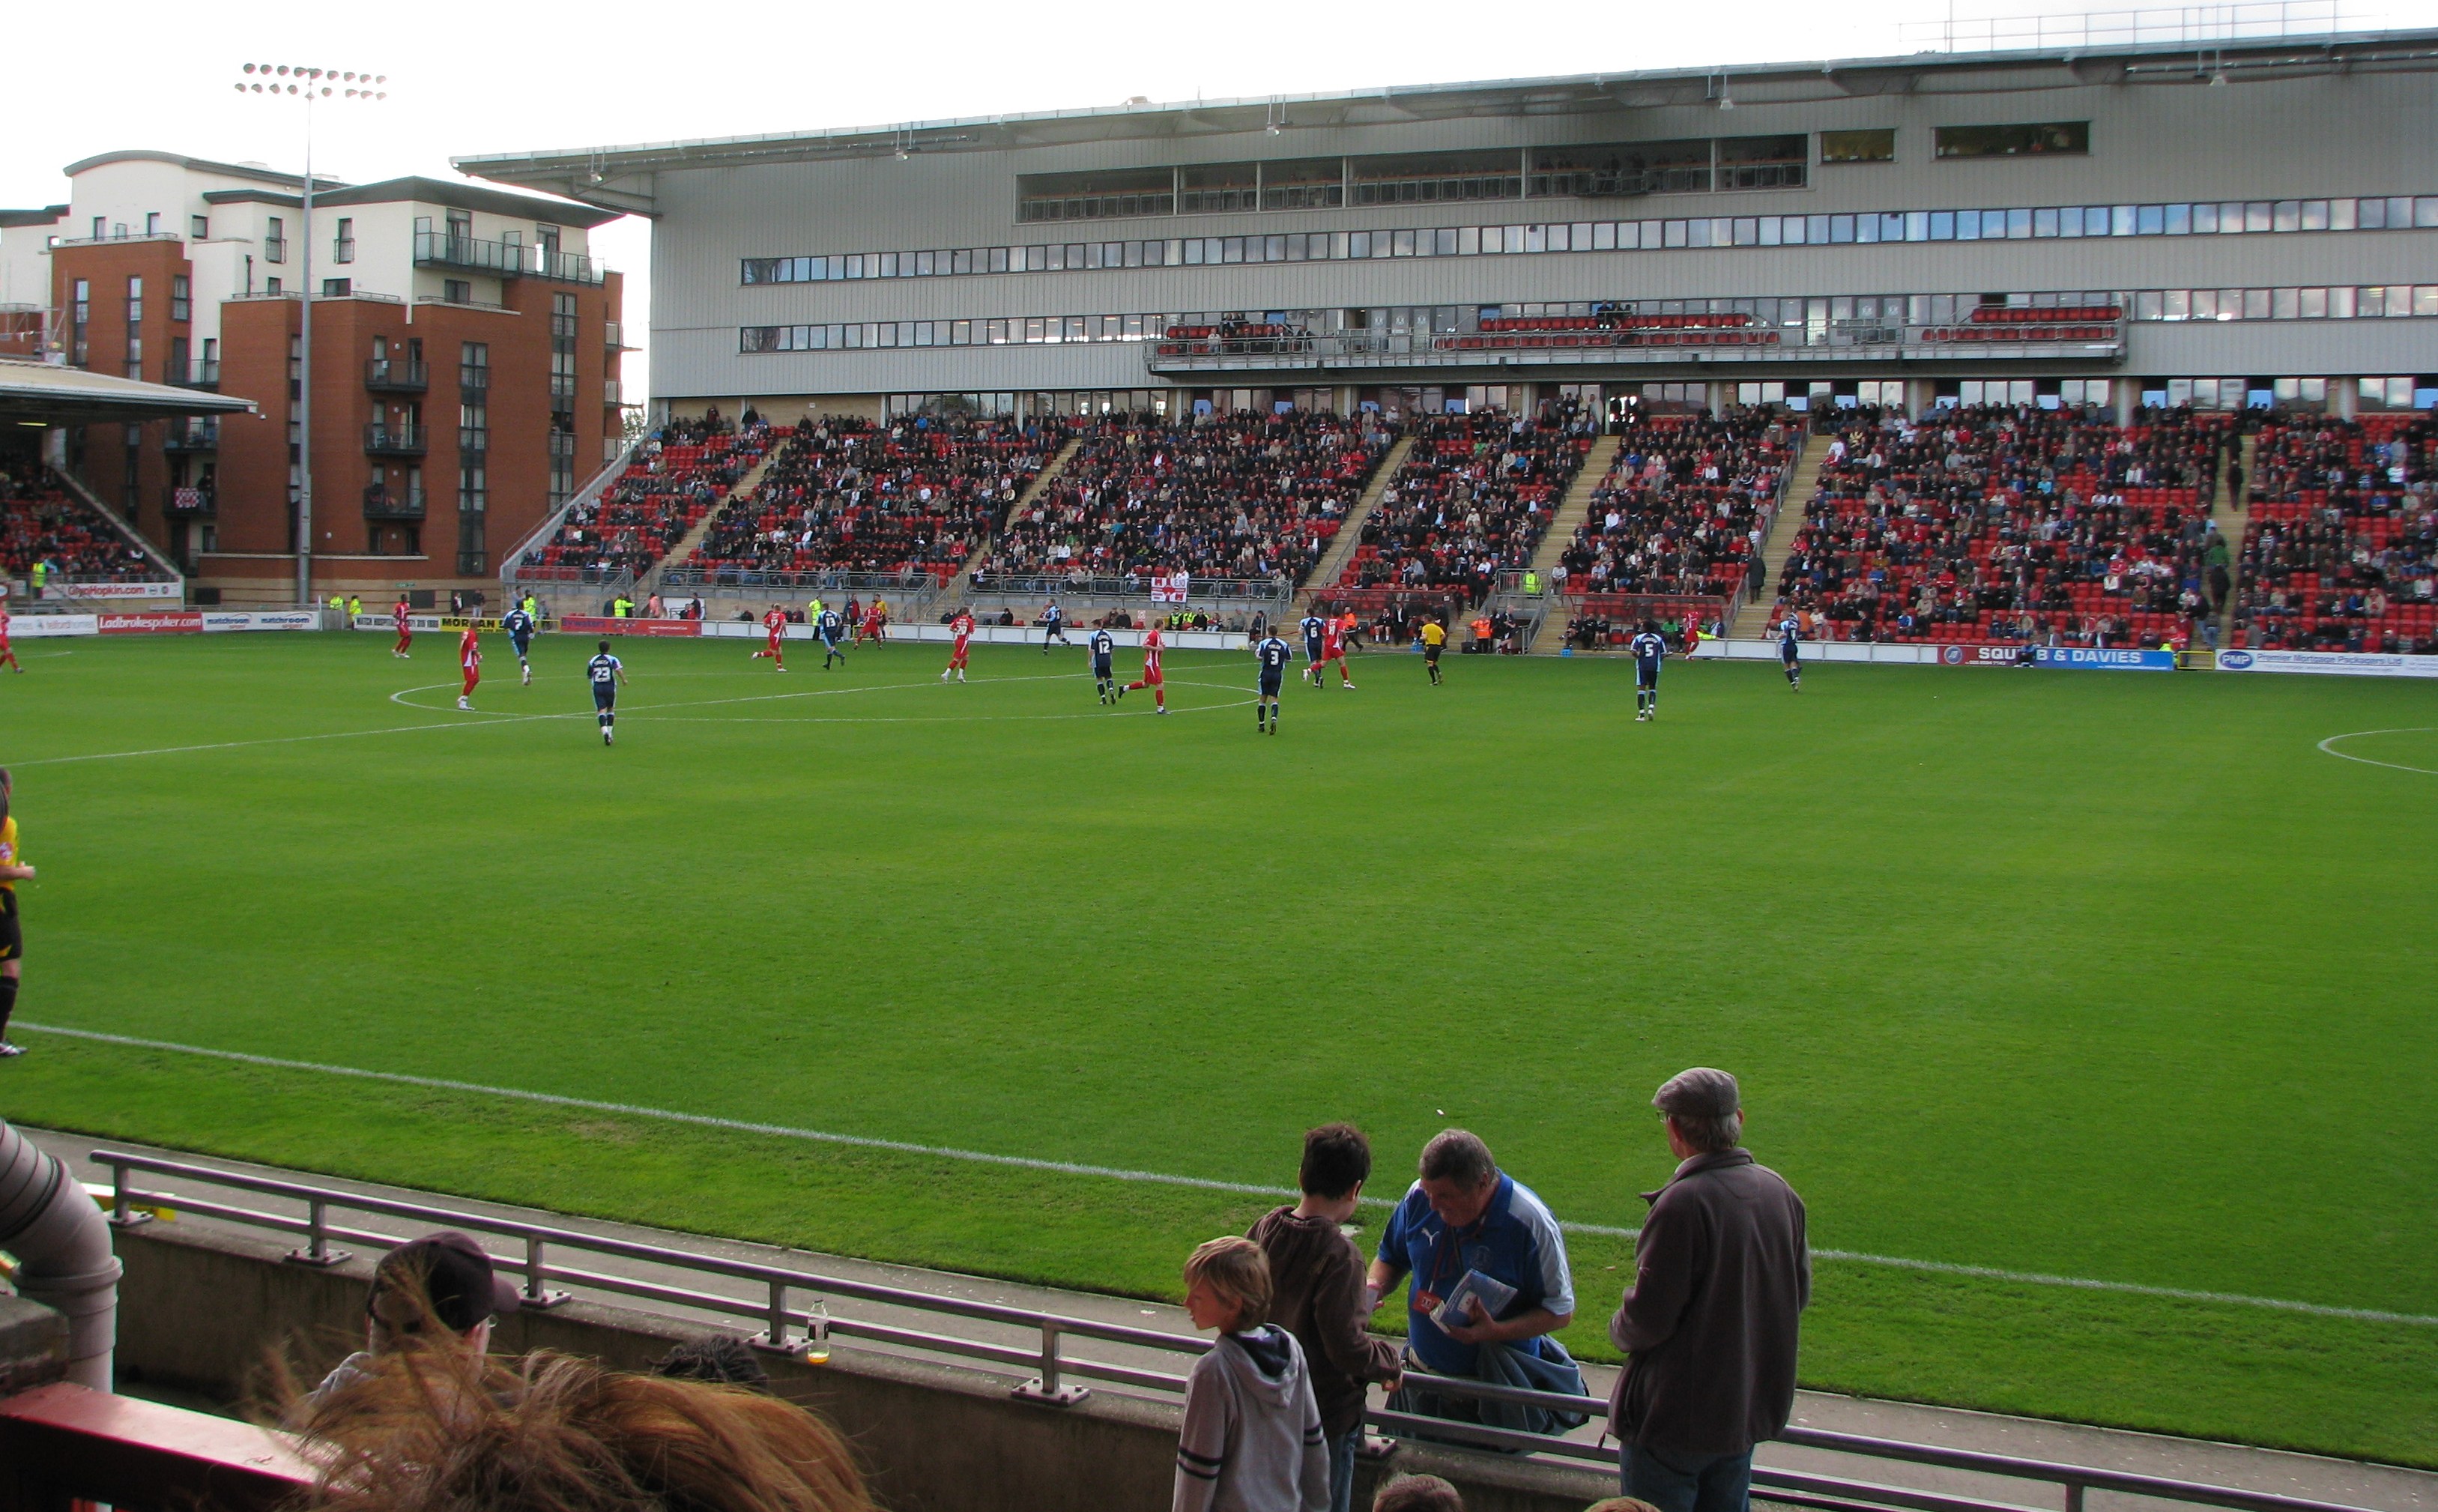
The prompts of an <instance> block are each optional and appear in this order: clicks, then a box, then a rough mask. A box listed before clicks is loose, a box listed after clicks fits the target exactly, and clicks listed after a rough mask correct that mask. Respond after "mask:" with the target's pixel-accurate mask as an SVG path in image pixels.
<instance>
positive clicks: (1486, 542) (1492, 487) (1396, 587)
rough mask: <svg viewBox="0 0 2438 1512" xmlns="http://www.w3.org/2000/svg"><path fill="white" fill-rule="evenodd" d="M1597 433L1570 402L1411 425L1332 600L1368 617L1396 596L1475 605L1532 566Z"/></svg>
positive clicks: (1450, 416) (1437, 418) (1591, 420)
mask: <svg viewBox="0 0 2438 1512" xmlns="http://www.w3.org/2000/svg"><path fill="white" fill-rule="evenodd" d="M1598 430H1599V422H1598V420H1597V419H1596V418H1595V417H1594V416H1593V415H1591V414H1590V413H1588V412H1587V411H1586V410H1584V409H1583V407H1582V406H1581V405H1580V404H1579V403H1577V402H1576V401H1574V400H1563V401H1551V402H1549V403H1546V404H1544V405H1543V406H1542V407H1541V408H1540V410H1539V411H1538V412H1537V413H1533V414H1530V415H1511V414H1509V413H1505V412H1503V411H1499V410H1485V411H1480V412H1477V413H1471V414H1448V415H1434V416H1430V417H1427V418H1424V419H1422V420H1420V421H1418V422H1416V423H1415V425H1414V426H1413V427H1412V428H1411V431H1410V433H1411V435H1412V436H1413V438H1414V445H1413V448H1412V449H1411V450H1410V451H1408V452H1407V453H1406V456H1405V466H1402V467H1400V468H1398V470H1397V475H1396V477H1395V478H1394V479H1392V480H1391V481H1390V483H1389V486H1388V488H1387V491H1386V492H1384V493H1383V494H1382V495H1381V497H1380V504H1379V507H1378V508H1376V509H1374V510H1372V512H1371V515H1370V518H1369V519H1366V520H1365V521H1364V522H1363V537H1362V544H1361V545H1359V546H1357V547H1356V548H1355V550H1354V554H1353V555H1352V557H1350V558H1348V560H1347V563H1346V568H1345V571H1343V572H1342V573H1341V574H1340V575H1339V577H1338V580H1337V582H1336V583H1334V584H1333V585H1331V586H1330V589H1329V597H1330V599H1331V600H1332V602H1333V603H1342V604H1344V605H1346V606H1348V607H1355V608H1357V609H1358V610H1361V611H1363V612H1367V613H1369V612H1372V611H1373V610H1375V609H1376V608H1377V607H1378V606H1377V605H1376V604H1375V603H1373V602H1372V601H1374V600H1382V599H1385V598H1386V597H1387V596H1388V595H1389V594H1391V593H1395V592H1400V591H1402V592H1428V593H1432V594H1434V595H1435V596H1440V597H1443V598H1445V599H1446V600H1448V601H1449V602H1451V603H1454V604H1458V605H1472V604H1477V603H1479V602H1480V601H1481V600H1482V599H1483V597H1484V596H1486V595H1487V594H1488V593H1489V592H1490V590H1491V589H1493V587H1495V586H1496V584H1497V581H1498V574H1499V572H1500V571H1504V570H1509V569H1520V568H1522V567H1524V566H1526V565H1527V564H1528V563H1529V562H1530V561H1531V559H1532V550H1533V548H1534V547H1535V546H1536V545H1538V544H1539V543H1540V539H1541V533H1542V532H1543V531H1545V530H1546V529H1547V528H1548V525H1549V519H1550V517H1551V515H1552V514H1553V513H1554V512H1555V509H1556V505H1557V501H1558V498H1559V496H1560V495H1561V494H1563V493H1564V491H1565V488H1566V484H1567V483H1570V482H1571V481H1573V478H1574V476H1575V472H1576V470H1577V469H1578V468H1580V467H1581V466H1582V463H1583V456H1584V454H1585V453H1586V452H1588V451H1589V450H1590V449H1591V445H1592V440H1593V437H1594V436H1595V435H1596V434H1597V433H1598Z"/></svg>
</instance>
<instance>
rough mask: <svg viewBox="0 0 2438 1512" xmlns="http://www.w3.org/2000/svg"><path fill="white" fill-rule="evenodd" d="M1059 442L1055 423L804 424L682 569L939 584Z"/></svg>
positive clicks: (725, 510) (825, 420)
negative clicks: (842, 574) (921, 577)
mask: <svg viewBox="0 0 2438 1512" xmlns="http://www.w3.org/2000/svg"><path fill="white" fill-rule="evenodd" d="M1065 442H1066V430H1065V427H1064V426H1063V425H1062V424H1061V423H1060V422H1059V421H1057V420H1055V419H1047V420H1041V421H1034V422H1030V423H1028V424H1022V425H1019V424H1018V423H1017V422H1015V421H1008V420H949V421H933V420H930V419H928V418H921V419H913V420H909V419H903V418H901V419H899V420H896V421H893V422H892V423H891V424H890V425H889V426H888V427H887V428H886V429H883V428H881V427H880V426H877V425H875V424H874V423H873V422H872V421H869V420H862V419H854V418H848V417H843V416H838V415H826V416H823V417H821V418H820V419H818V420H816V419H812V418H809V417H808V418H807V419H806V420H805V421H804V423H803V424H801V425H799V426H797V427H796V428H795V429H794V430H793V431H792V432H788V433H787V435H786V441H785V442H784V443H783V444H782V445H781V447H780V448H779V454H778V456H777V457H776V458H775V459H773V460H772V462H771V465H770V466H769V468H768V471H766V472H765V473H764V474H763V476H762V480H761V482H760V483H758V484H757V485H756V486H755V488H754V490H753V493H752V496H751V498H749V499H739V500H735V501H732V502H730V503H728V504H727V505H725V506H724V507H722V508H721V510H720V511H719V513H718V514H717V515H716V516H715V517H714V519H713V521H712V526H711V530H710V533H709V534H708V535H707V536H705V537H704V538H703V540H702V543H701V544H700V545H699V546H698V547H697V548H696V549H695V552H694V554H693V555H691V556H690V557H688V558H687V564H688V565H689V566H695V567H701V568H706V569H711V570H714V571H735V570H752V571H774V572H775V571H787V572H806V571H830V570H840V571H859V572H900V571H919V572H927V573H929V574H931V575H932V576H933V577H935V578H938V579H941V580H945V579H947V578H949V577H952V576H954V575H955V574H956V572H957V571H958V570H959V568H961V567H962V566H963V563H964V561H965V558H966V557H968V556H970V555H972V554H973V552H974V549H975V548H976V547H977V546H978V545H980V543H981V542H982V541H983V540H984V539H985V538H987V537H988V536H990V534H991V532H992V531H993V530H995V529H996V528H997V527H998V522H999V520H1000V519H1001V518H1002V517H1003V516H1004V515H1005V514H1006V513H1007V511H1008V510H1009V509H1010V508H1011V507H1012V506H1013V505H1014V504H1015V503H1016V498H1017V496H1018V495H1020V494H1021V493H1022V492H1023V491H1024V488H1025V485H1026V484H1028V483H1032V481H1033V478H1034V477H1035V476H1037V475H1038V474H1039V473H1040V471H1041V469H1042V468H1043V467H1044V466H1047V464H1048V462H1049V459H1050V458H1051V457H1052V456H1054V455H1056V453H1057V450H1058V448H1059V447H1060V446H1062V445H1064V444H1065Z"/></svg>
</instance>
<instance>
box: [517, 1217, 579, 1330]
mask: <svg viewBox="0 0 2438 1512" xmlns="http://www.w3.org/2000/svg"><path fill="white" fill-rule="evenodd" d="M542 1260H543V1240H542V1237H541V1236H540V1235H539V1234H527V1235H526V1236H525V1289H524V1292H523V1294H522V1295H521V1296H520V1297H518V1299H517V1305H518V1306H519V1307H521V1308H525V1309H528V1310H533V1311H537V1312H542V1311H548V1310H550V1309H552V1308H555V1307H556V1306H558V1305H559V1304H560V1303H562V1302H564V1301H566V1300H568V1294H567V1293H566V1292H553V1291H551V1290H550V1289H549V1288H547V1287H545V1286H544V1285H542V1278H543V1271H542Z"/></svg>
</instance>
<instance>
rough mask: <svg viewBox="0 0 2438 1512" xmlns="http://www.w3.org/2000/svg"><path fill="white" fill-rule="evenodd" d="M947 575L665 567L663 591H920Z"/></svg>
mask: <svg viewBox="0 0 2438 1512" xmlns="http://www.w3.org/2000/svg"><path fill="white" fill-rule="evenodd" d="M945 582H946V579H945V578H944V577H941V576H939V575H937V574H935V573H931V572H924V571H916V570H914V569H913V568H908V569H906V570H905V571H897V572H850V571H829V572H821V571H815V572H766V571H761V570H760V569H758V568H751V567H722V566H717V565H713V566H708V567H696V566H691V565H689V566H684V567H676V566H672V567H663V568H662V569H661V591H662V593H675V592H680V591H686V592H692V591H696V590H702V591H709V590H711V589H769V590H771V591H774V592H786V593H803V592H822V593H919V592H927V591H931V590H935V589H938V588H939V587H940V586H941V585H942V584H943V583H945Z"/></svg>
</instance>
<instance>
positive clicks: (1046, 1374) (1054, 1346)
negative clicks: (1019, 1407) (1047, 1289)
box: [1009, 1317, 1092, 1407]
mask: <svg viewBox="0 0 2438 1512" xmlns="http://www.w3.org/2000/svg"><path fill="white" fill-rule="evenodd" d="M1009 1395H1010V1396H1014V1397H1020V1398H1023V1399H1024V1400H1026V1401H1037V1402H1042V1403H1045V1404H1047V1405H1049V1406H1051V1407H1072V1406H1074V1405H1075V1404H1076V1403H1077V1402H1079V1401H1082V1400H1083V1399H1084V1398H1086V1397H1089V1396H1090V1395H1092V1388H1090V1387H1089V1386H1068V1385H1061V1384H1060V1383H1059V1380H1058V1320H1057V1319H1056V1318H1049V1317H1045V1318H1043V1319H1042V1320H1041V1374H1039V1375H1037V1376H1035V1377H1033V1379H1032V1380H1028V1381H1026V1382H1025V1383H1024V1384H1023V1385H1021V1386H1018V1387H1016V1390H1015V1391H1013V1392H1011V1393H1009Z"/></svg>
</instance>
